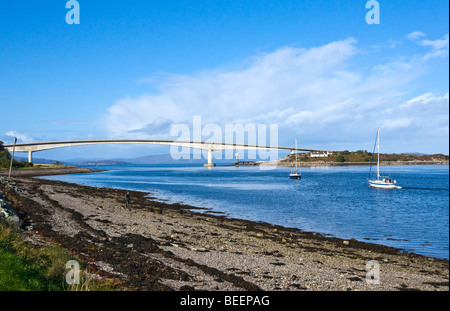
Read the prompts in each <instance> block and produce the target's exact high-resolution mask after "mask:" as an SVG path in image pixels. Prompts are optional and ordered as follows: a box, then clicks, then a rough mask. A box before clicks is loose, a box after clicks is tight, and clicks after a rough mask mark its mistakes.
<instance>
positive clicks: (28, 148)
mask: <svg viewBox="0 0 450 311" xmlns="http://www.w3.org/2000/svg"><path fill="white" fill-rule="evenodd" d="M102 144H152V145H167V146H177V147H187V148H192V149H201V150H207V151H208V163H207V164H205V166H209V167H211V166H215V164H214V163H212V152H213V151H223V150H255V149H256V150H285V151H290V152H291V153H294V152H295V151H306V152H323V151H324V150H316V149H304V148H293V147H280V146H261V145H248V144H234V143H223V142H222V143H216V142H203V141H197V142H196V141H180V140H154V139H151V140H148V139H119V140H117V139H103V140H72V141H52V142H35V143H24V144H16V145H15V152H27V153H28V162H30V163H32V162H33V152H38V151H43V150H49V149H56V148H66V147H74V146H83V145H102ZM4 147H5V149H7V150H8V151H9V152H12V151H13V149H14V145H4Z"/></svg>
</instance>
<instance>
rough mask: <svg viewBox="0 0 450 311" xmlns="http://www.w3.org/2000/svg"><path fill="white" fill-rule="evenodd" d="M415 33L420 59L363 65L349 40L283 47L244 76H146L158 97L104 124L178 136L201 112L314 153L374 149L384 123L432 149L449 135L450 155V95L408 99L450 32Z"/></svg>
mask: <svg viewBox="0 0 450 311" xmlns="http://www.w3.org/2000/svg"><path fill="white" fill-rule="evenodd" d="M406 37H407V38H408V39H409V40H413V41H414V42H416V43H417V44H418V45H420V46H422V47H423V48H424V50H425V51H424V53H423V54H422V55H421V56H420V57H417V55H416V56H414V57H409V58H408V57H405V58H403V59H395V60H391V61H388V62H385V63H379V64H376V65H371V66H361V65H360V66H356V65H355V63H356V61H355V59H356V58H358V57H364V52H363V51H362V50H361V49H360V48H358V46H357V41H356V39H354V38H348V39H346V40H340V41H335V42H331V43H329V44H326V45H323V46H319V47H313V48H308V49H305V48H294V47H289V46H288V47H282V48H279V49H277V50H275V51H273V52H270V53H266V54H262V55H257V56H255V57H253V58H252V59H251V60H250V61H248V62H247V65H246V66H243V67H242V68H240V69H238V70H223V69H222V70H206V71H202V72H200V73H197V74H192V75H175V74H174V75H168V76H167V78H165V79H163V80H156V79H151V78H148V79H140V81H141V83H142V81H157V82H153V83H156V84H154V87H156V89H157V90H158V92H157V93H156V94H144V95H141V96H136V97H126V98H122V99H119V100H117V101H116V102H115V103H114V105H112V106H111V107H110V108H109V109H108V110H107V112H106V114H105V116H104V117H103V119H102V124H103V127H104V129H105V130H106V131H107V133H108V135H109V136H110V137H114V138H148V139H150V138H169V133H170V127H171V126H172V125H173V124H175V123H185V124H188V125H189V124H192V118H193V116H200V117H201V118H202V121H203V122H204V123H205V124H206V123H215V124H219V125H220V126H221V125H223V124H226V123H240V124H243V125H245V124H250V123H252V124H278V128H279V143H280V144H283V145H286V144H287V145H291V144H292V142H293V141H294V138H295V137H297V138H298V139H299V143H300V144H302V145H304V146H305V147H310V148H324V149H352V148H358V147H357V146H359V148H363V146H365V145H364V144H367V142H368V141H369V140H370V144H367V146H370V145H371V144H372V138H373V137H372V136H373V135H374V133H375V132H376V126H377V124H378V123H380V125H381V126H383V127H384V128H385V131H386V133H387V134H388V135H396V136H395V137H400V138H402V139H403V140H412V139H415V140H419V139H420V140H423V141H424V142H418V145H422V146H423V144H428V145H429V147H430V148H432V147H433V145H432V144H435V143H440V144H441V145H442V143H444V142H443V140H444V139H445V143H446V144H447V150H448V142H447V141H448V132H449V130H448V121H449V118H448V102H449V99H448V91H447V93H446V94H436V93H426V94H422V95H419V96H410V97H408V94H409V92H411V90H408V84H409V83H410V82H411V81H413V80H414V79H417V78H418V77H420V75H421V74H422V73H421V71H420V70H419V69H417V68H420V67H421V66H422V65H423V63H424V62H426V61H427V60H429V59H431V58H438V57H448V34H447V35H445V36H444V37H442V38H441V39H438V40H434V41H433V40H427V39H425V37H426V34H424V33H422V32H419V31H416V32H413V33H411V34H409V35H407V36H406ZM366 57H371V56H370V55H367V56H366ZM417 133H419V134H417ZM414 134H416V135H415V136H414ZM385 135H386V134H385ZM172 138H175V137H172ZM388 144H389V143H388ZM395 146H397V147H402V148H407V147H408V146H407V145H405V146H400V145H399V144H397V143H395V142H392V146H391V147H392V148H394V147H395ZM413 148H414V147H413ZM395 151H398V150H395ZM404 151H415V150H404Z"/></svg>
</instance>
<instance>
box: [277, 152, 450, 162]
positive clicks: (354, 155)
mask: <svg viewBox="0 0 450 311" xmlns="http://www.w3.org/2000/svg"><path fill="white" fill-rule="evenodd" d="M372 157H373V154H372V153H371V152H367V151H366V150H358V151H348V150H345V151H335V152H333V154H331V155H329V156H326V157H311V156H310V153H299V154H298V156H297V158H298V161H299V164H300V165H308V164H313V163H315V164H317V163H321V164H322V165H327V164H329V165H333V164H336V165H338V164H342V165H345V164H370V162H371V161H372ZM373 158H374V159H373V160H374V161H376V159H377V158H376V154H375V156H374V157H373ZM294 162H295V155H292V154H290V155H287V156H286V157H284V158H283V159H281V160H280V162H279V164H280V165H291V164H294ZM380 162H381V163H382V164H448V163H449V156H448V155H443V154H425V155H423V154H420V155H418V154H406V153H405V154H397V153H382V154H380Z"/></svg>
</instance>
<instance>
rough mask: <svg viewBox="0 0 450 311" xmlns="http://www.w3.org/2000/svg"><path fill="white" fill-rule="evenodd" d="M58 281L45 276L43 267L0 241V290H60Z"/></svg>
mask: <svg viewBox="0 0 450 311" xmlns="http://www.w3.org/2000/svg"><path fill="white" fill-rule="evenodd" d="M62 289H63V288H62V286H58V282H55V280H52V279H50V278H49V277H48V276H47V272H46V271H45V269H43V268H42V267H40V266H39V265H37V264H35V263H33V262H31V261H30V260H27V259H25V258H23V257H21V256H19V255H18V254H16V253H15V251H14V250H12V249H11V246H10V245H8V244H7V243H0V291H44V290H62Z"/></svg>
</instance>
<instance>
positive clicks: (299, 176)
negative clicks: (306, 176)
mask: <svg viewBox="0 0 450 311" xmlns="http://www.w3.org/2000/svg"><path fill="white" fill-rule="evenodd" d="M289 178H290V179H301V178H302V175H299V174H289Z"/></svg>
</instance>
